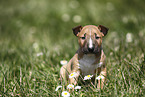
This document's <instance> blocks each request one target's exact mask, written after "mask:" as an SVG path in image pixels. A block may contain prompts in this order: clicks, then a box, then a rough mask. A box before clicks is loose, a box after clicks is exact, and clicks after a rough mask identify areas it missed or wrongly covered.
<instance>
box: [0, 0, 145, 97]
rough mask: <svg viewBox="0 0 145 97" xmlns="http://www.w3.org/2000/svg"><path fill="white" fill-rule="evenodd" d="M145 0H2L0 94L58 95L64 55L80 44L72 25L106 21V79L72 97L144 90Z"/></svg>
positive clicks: (114, 96) (138, 94)
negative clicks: (103, 84)
mask: <svg viewBox="0 0 145 97" xmlns="http://www.w3.org/2000/svg"><path fill="white" fill-rule="evenodd" d="M144 4H145V1H144V0H110V1H107V0H60V1H59V0H21V1H20V0H7V1H6V0H1V1H0V96H23V97H25V96H48V97H59V96H61V93H62V91H64V90H66V89H64V90H62V89H59V90H58V91H55V89H56V87H57V86H59V85H61V83H60V79H59V70H60V67H61V64H60V61H61V60H67V61H69V59H70V58H71V57H72V56H73V55H74V53H75V52H76V50H77V48H78V43H77V38H76V37H75V36H74V35H73V33H72V30H71V29H72V28H73V27H75V26H77V25H83V26H84V25H88V24H93V25H100V24H101V25H104V26H106V27H108V28H109V32H108V35H107V36H106V37H104V39H103V48H104V51H105V54H106V56H107V62H106V63H107V75H108V76H107V79H106V85H105V87H104V89H103V90H101V91H98V89H96V88H95V87H94V86H93V85H90V86H84V85H81V86H82V88H81V90H79V91H74V92H71V93H70V95H71V96H72V97H95V96H110V97H126V96H129V97H143V96H144V95H145V6H144Z"/></svg>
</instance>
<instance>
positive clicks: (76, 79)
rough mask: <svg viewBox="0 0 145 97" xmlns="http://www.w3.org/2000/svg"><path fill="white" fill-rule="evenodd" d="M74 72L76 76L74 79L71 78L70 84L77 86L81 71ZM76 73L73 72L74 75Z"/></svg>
mask: <svg viewBox="0 0 145 97" xmlns="http://www.w3.org/2000/svg"><path fill="white" fill-rule="evenodd" d="M74 72H75V76H74V77H73V78H69V83H70V84H74V85H76V84H77V81H78V78H79V76H80V71H79V70H78V71H74ZM74 72H72V73H74Z"/></svg>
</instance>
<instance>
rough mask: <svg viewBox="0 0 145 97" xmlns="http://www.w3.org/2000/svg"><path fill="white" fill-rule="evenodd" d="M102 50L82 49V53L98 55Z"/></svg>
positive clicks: (97, 48)
mask: <svg viewBox="0 0 145 97" xmlns="http://www.w3.org/2000/svg"><path fill="white" fill-rule="evenodd" d="M100 51H101V48H99V47H96V48H82V52H83V53H84V54H98V53H100Z"/></svg>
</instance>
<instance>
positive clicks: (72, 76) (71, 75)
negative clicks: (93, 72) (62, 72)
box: [69, 72, 77, 78]
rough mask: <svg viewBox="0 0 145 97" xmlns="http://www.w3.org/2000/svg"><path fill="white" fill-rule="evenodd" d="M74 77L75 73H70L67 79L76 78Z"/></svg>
mask: <svg viewBox="0 0 145 97" xmlns="http://www.w3.org/2000/svg"><path fill="white" fill-rule="evenodd" d="M76 75H77V73H76V72H73V73H71V74H70V75H69V78H74V77H76Z"/></svg>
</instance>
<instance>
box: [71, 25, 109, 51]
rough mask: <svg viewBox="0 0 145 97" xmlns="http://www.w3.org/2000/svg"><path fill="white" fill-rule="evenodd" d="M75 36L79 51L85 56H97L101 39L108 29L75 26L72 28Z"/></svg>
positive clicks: (100, 47)
mask: <svg viewBox="0 0 145 97" xmlns="http://www.w3.org/2000/svg"><path fill="white" fill-rule="evenodd" d="M72 30H73V33H74V35H75V36H77V37H78V42H79V45H80V48H81V50H82V51H83V53H85V54H97V53H99V52H100V51H101V49H102V46H101V44H102V37H104V36H105V35H106V34H107V32H108V30H109V29H108V28H106V27H105V26H102V25H99V26H98V27H97V26H94V25H87V26H84V27H82V26H77V27H75V28H72Z"/></svg>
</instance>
